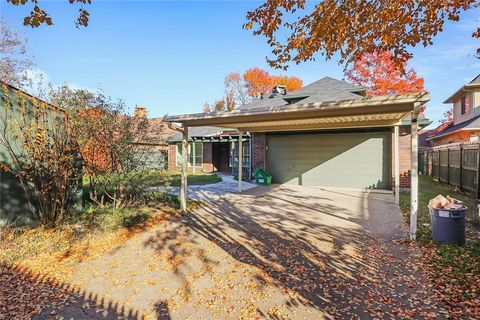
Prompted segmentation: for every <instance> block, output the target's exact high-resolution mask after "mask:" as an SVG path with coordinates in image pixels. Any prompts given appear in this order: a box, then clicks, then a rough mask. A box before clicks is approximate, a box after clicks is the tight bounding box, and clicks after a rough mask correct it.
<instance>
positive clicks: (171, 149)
mask: <svg viewBox="0 0 480 320" xmlns="http://www.w3.org/2000/svg"><path fill="white" fill-rule="evenodd" d="M176 169H177V146H176V145H175V144H170V145H169V146H168V170H176Z"/></svg>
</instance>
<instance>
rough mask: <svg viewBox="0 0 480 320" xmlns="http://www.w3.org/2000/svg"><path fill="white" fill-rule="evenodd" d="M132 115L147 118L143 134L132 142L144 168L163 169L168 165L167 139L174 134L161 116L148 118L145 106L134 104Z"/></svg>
mask: <svg viewBox="0 0 480 320" xmlns="http://www.w3.org/2000/svg"><path fill="white" fill-rule="evenodd" d="M134 116H135V117H136V118H139V119H145V120H147V127H146V130H145V134H144V135H143V136H141V137H139V140H137V141H133V142H132V143H133V144H134V145H135V146H136V148H137V150H138V152H139V154H140V155H141V157H142V159H143V162H144V164H145V168H146V169H152V170H163V169H167V167H168V143H167V139H168V137H170V136H171V135H173V134H175V131H174V130H172V129H170V128H169V127H168V125H167V124H166V123H165V121H164V119H163V118H148V111H147V108H146V107H144V106H135V110H134Z"/></svg>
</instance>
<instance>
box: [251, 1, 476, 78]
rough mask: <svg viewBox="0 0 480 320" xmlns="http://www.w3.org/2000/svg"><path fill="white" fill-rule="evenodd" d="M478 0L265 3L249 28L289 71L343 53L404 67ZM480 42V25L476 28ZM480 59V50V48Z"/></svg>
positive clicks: (346, 58)
mask: <svg viewBox="0 0 480 320" xmlns="http://www.w3.org/2000/svg"><path fill="white" fill-rule="evenodd" d="M479 4H480V2H479V1H478V0H453V1H452V0H448V1H447V0H438V1H411V0H396V1H383V0H373V1H372V0H341V1H334V0H324V1H319V2H317V3H316V4H315V5H310V4H308V5H307V1H306V0H288V1H265V2H264V3H263V4H262V5H260V6H259V7H257V8H256V9H254V10H252V11H249V12H248V13H247V16H246V18H247V22H246V23H245V24H244V28H245V29H247V30H253V34H254V35H261V36H265V37H266V38H267V42H268V44H269V45H270V46H271V48H272V53H273V58H268V59H267V60H268V62H269V64H270V65H271V66H272V67H275V68H284V69H286V68H287V66H288V63H289V62H294V63H296V64H298V63H301V62H304V61H308V60H314V58H315V54H316V53H319V54H320V55H321V56H323V57H324V58H325V59H327V60H329V59H331V58H332V57H333V56H334V54H339V56H340V63H346V64H349V63H353V62H355V61H358V60H360V59H362V57H364V56H365V55H366V54H373V53H375V52H392V54H393V60H394V61H395V63H396V64H398V65H399V66H401V65H402V63H403V61H406V60H408V59H410V58H411V57H412V53H411V48H412V47H414V46H416V45H418V44H422V45H423V46H425V47H426V46H428V45H431V44H432V43H433V40H432V39H433V37H434V36H435V35H437V34H438V33H440V32H441V31H443V29H444V24H445V22H446V21H447V20H450V21H458V20H460V15H461V13H462V12H464V11H467V10H478V6H479ZM472 32H473V33H472V37H475V38H480V27H477V29H476V30H472ZM477 57H479V58H480V48H478V49H477Z"/></svg>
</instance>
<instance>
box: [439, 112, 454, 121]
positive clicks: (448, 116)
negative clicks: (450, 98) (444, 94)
mask: <svg viewBox="0 0 480 320" xmlns="http://www.w3.org/2000/svg"><path fill="white" fill-rule="evenodd" d="M450 123H453V109H449V110H447V111H445V112H444V113H443V118H442V119H440V124H441V125H448V124H450Z"/></svg>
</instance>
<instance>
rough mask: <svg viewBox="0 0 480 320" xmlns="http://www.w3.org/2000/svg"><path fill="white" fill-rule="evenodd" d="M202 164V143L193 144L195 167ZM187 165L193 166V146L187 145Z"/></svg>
mask: <svg viewBox="0 0 480 320" xmlns="http://www.w3.org/2000/svg"><path fill="white" fill-rule="evenodd" d="M202 164H203V143H201V142H195V166H201V165H202ZM188 165H190V166H192V165H193V144H192V143H191V142H190V143H189V144H188Z"/></svg>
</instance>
